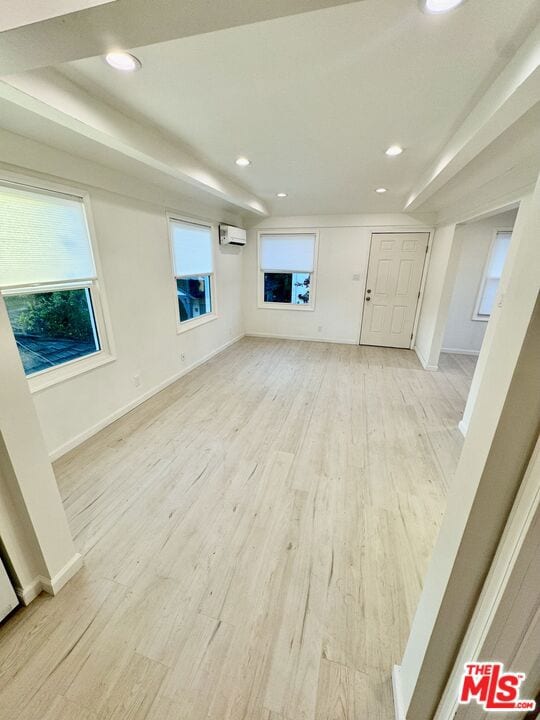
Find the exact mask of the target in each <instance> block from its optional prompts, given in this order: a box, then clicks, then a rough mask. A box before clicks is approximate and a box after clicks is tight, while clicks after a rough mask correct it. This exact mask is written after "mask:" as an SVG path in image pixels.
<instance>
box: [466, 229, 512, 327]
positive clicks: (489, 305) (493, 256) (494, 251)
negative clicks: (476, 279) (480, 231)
mask: <svg viewBox="0 0 540 720" xmlns="http://www.w3.org/2000/svg"><path fill="white" fill-rule="evenodd" d="M511 239H512V231H511V230H499V231H498V232H497V233H496V234H495V238H494V239H493V242H492V244H491V248H490V251H489V255H488V260H487V263H486V267H485V268H484V274H483V276H482V282H481V284H480V292H479V293H478V298H477V301H476V307H475V311H474V314H473V320H484V321H487V320H489V318H490V315H491V313H492V310H493V305H494V303H495V297H496V295H497V290H498V289H499V282H500V279H501V275H502V271H503V268H504V263H505V261H506V256H507V254H508V248H509V247H510V241H511Z"/></svg>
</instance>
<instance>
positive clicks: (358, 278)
mask: <svg viewBox="0 0 540 720" xmlns="http://www.w3.org/2000/svg"><path fill="white" fill-rule="evenodd" d="M352 279H353V282H360V273H354V275H353V276H352Z"/></svg>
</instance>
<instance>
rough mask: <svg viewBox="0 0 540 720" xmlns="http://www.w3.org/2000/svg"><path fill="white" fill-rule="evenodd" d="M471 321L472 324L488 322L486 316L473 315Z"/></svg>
mask: <svg viewBox="0 0 540 720" xmlns="http://www.w3.org/2000/svg"><path fill="white" fill-rule="evenodd" d="M471 320H472V321H473V322H485V323H487V322H489V316H487V315H473V316H472V318H471Z"/></svg>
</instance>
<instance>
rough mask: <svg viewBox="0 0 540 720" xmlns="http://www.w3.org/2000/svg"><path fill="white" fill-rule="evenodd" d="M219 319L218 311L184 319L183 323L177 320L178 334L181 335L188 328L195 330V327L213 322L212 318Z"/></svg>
mask: <svg viewBox="0 0 540 720" xmlns="http://www.w3.org/2000/svg"><path fill="white" fill-rule="evenodd" d="M217 319H218V315H217V313H207V314H206V315H201V317H198V318H193V320H184V322H183V323H179V322H177V323H176V334H177V335H180V333H183V332H186V331H187V330H193V328H196V327H200V326H201V325H206V323H209V322H212V320H217Z"/></svg>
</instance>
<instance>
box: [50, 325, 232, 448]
mask: <svg viewBox="0 0 540 720" xmlns="http://www.w3.org/2000/svg"><path fill="white" fill-rule="evenodd" d="M243 337H244V333H242V334H241V335H237V336H236V337H234V338H233V339H232V340H228V341H227V342H226V343H224V344H223V345H220V347H218V348H216V349H215V350H212V352H209V353H208V354H207V355H205V356H204V357H202V358H201V359H200V360H197V362H194V363H192V364H191V365H190V366H189V367H186V368H182V370H180V371H179V372H177V373H175V374H174V375H172V376H171V377H169V378H167V379H166V380H164V381H163V382H161V383H159V385H156V386H155V387H153V388H151V389H150V390H147V391H146V392H144V393H143V394H142V395H139V397H137V398H135V399H134V400H132V401H131V402H129V403H128V404H127V405H124V406H123V407H121V408H119V409H118V410H115V411H114V412H113V413H111V414H110V415H108V416H107V417H105V418H103V420H100V421H99V422H98V423H96V424H95V425H92V426H91V427H89V428H88V429H87V430H83V432H81V433H79V434H78V435H75V436H74V437H72V438H71V439H70V440H68V441H67V442H65V443H63V444H62V445H60V446H59V447H57V448H55V449H54V450H52V451H51V452H50V453H49V459H50V461H51V462H54V461H55V460H58V458H60V457H62V455H65V454H66V453H67V452H69V451H70V450H73V449H74V448H76V447H77V446H78V445H80V444H81V443H83V442H84V441H85V440H88V439H89V438H91V437H92V436H93V435H96V433H98V432H99V431H100V430H103V428H106V427H107V426H108V425H110V424H111V423H113V422H114V421H115V420H118V419H119V418H121V417H122V416H123V415H126V414H127V413H128V412H130V411H131V410H134V409H135V408H136V407H137V406H138V405H141V404H142V403H143V402H145V401H146V400H149V399H150V398H151V397H152V396H153V395H156V394H157V393H158V392H161V391H162V390H164V389H165V388H166V387H168V386H169V385H172V384H173V383H174V382H176V381H177V380H179V379H180V378H181V377H183V376H184V375H187V374H188V373H189V372H191V371H192V370H195V368H197V367H199V365H203V364H204V363H205V362H208V360H210V359H211V358H213V357H214V356H215V355H219V353H220V352H223V351H224V350H226V349H227V348H228V347H230V346H231V345H234V343H236V342H238V341H239V340H241V339H242V338H243Z"/></svg>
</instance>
